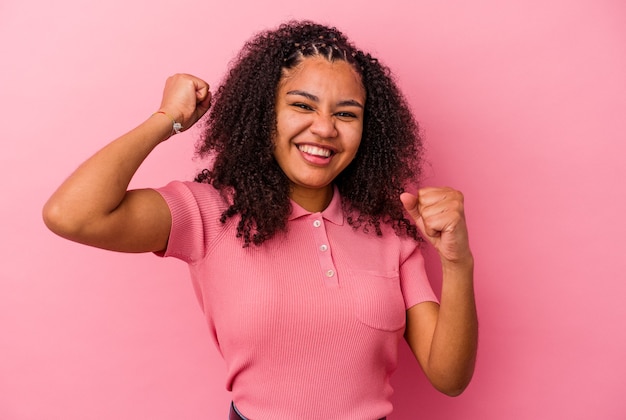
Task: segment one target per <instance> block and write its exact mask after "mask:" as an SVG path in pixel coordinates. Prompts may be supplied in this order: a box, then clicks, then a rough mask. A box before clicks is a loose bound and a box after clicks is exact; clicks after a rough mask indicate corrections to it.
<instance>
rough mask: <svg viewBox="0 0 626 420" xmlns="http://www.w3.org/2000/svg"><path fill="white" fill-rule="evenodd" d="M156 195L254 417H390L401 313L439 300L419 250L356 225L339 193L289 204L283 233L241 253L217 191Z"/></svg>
mask: <svg viewBox="0 0 626 420" xmlns="http://www.w3.org/2000/svg"><path fill="white" fill-rule="evenodd" d="M157 191H159V192H160V194H161V195H162V196H163V197H164V198H165V200H166V201H167V203H168V205H169V208H170V211H171V213H172V231H171V233H170V238H169V242H168V247H167V250H166V251H165V252H164V253H163V254H162V255H163V256H171V257H175V258H179V259H181V260H183V261H185V262H187V263H188V264H189V267H190V271H191V278H192V283H193V286H194V289H195V292H196V295H197V297H198V300H199V302H200V306H201V307H202V309H203V311H204V314H205V315H206V319H207V322H208V325H209V328H210V332H211V334H212V337H213V340H214V341H215V344H216V346H217V348H218V349H219V351H220V353H221V355H222V357H223V358H224V361H225V363H226V367H227V381H226V387H227V389H228V390H230V391H232V396H233V401H234V402H235V405H236V406H237V408H238V409H239V411H240V412H241V413H243V415H245V416H246V417H247V418H250V419H254V420H283V419H284V420H287V419H290V420H291V419H296V418H297V419H324V420H330V419H341V420H367V419H379V418H381V417H384V416H387V415H388V414H389V413H391V411H392V405H391V402H390V396H391V394H392V392H393V390H392V387H391V385H390V376H391V374H392V373H393V372H394V370H395V369H396V366H397V351H398V344H399V341H400V340H401V339H402V337H403V333H404V327H405V319H406V309H407V308H409V307H411V306H413V305H415V304H418V303H420V302H424V301H436V300H437V299H436V297H435V295H434V293H433V291H432V289H431V287H430V283H429V282H428V279H427V277H426V274H425V271H424V261H423V258H422V255H421V252H420V249H419V245H418V244H417V243H416V242H415V241H414V240H412V239H409V238H402V237H398V236H397V235H396V234H395V233H394V231H393V229H392V228H390V227H386V226H385V227H383V236H382V237H381V236H376V235H375V233H369V234H368V233H364V232H363V231H362V230H355V229H353V228H352V227H351V226H350V225H348V223H347V222H346V221H345V218H344V214H343V211H342V206H341V198H340V196H339V193H338V191H337V190H336V189H335V192H334V196H333V199H332V202H331V203H330V205H329V206H328V207H327V208H326V210H324V211H323V212H321V213H311V212H308V211H306V210H304V209H303V208H301V207H300V206H298V205H297V204H296V203H294V202H292V203H291V205H292V213H291V215H290V217H289V222H288V230H287V231H286V232H280V233H278V234H276V235H275V236H274V237H273V238H272V239H270V240H268V241H266V242H264V243H263V244H262V245H260V246H254V245H252V246H250V247H247V248H243V247H242V240H241V238H237V237H236V224H237V222H238V219H237V218H231V219H228V221H227V222H226V224H222V223H220V221H219V218H220V216H221V214H222V212H223V211H224V210H225V209H226V208H227V203H226V202H225V201H224V199H223V198H222V197H221V196H220V194H219V192H218V191H216V190H215V189H214V188H213V187H212V186H210V185H208V184H200V183H192V182H178V181H175V182H172V183H170V184H168V185H167V186H165V187H163V188H160V189H158V190H157Z"/></svg>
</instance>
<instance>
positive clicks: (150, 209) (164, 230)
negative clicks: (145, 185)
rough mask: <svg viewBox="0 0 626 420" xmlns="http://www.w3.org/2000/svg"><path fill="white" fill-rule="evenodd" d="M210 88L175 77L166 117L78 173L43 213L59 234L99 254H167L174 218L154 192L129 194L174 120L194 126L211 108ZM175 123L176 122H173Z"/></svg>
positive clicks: (122, 140)
mask: <svg viewBox="0 0 626 420" xmlns="http://www.w3.org/2000/svg"><path fill="white" fill-rule="evenodd" d="M210 99H211V94H210V92H209V86H208V85H207V84H206V83H205V82H204V81H202V80H200V79H198V78H195V77H193V76H190V75H175V76H172V77H170V78H169V79H168V80H167V82H166V85H165V89H164V92H163V100H162V102H161V107H160V109H159V110H160V111H162V112H165V114H161V113H157V114H155V115H153V116H151V117H150V118H148V119H147V120H146V121H144V122H143V123H141V124H140V125H139V126H138V127H136V128H135V129H133V130H131V131H130V132H128V133H126V134H124V135H123V136H121V137H119V138H118V139H116V140H114V141H113V142H111V143H109V144H108V145H107V146H105V147H104V148H102V149H101V150H100V151H98V152H97V153H96V154H95V155H93V156H92V157H91V158H89V159H88V160H87V161H85V162H84V163H83V164H82V165H81V166H79V167H78V169H76V171H74V173H72V174H71V175H70V176H69V177H68V178H67V179H66V180H65V181H64V182H63V184H61V186H60V187H59V188H58V189H57V191H56V192H55V193H54V194H53V195H52V196H51V197H50V199H49V200H48V202H47V203H46V204H45V206H44V208H43V218H44V222H45V223H46V225H47V226H48V228H49V229H50V230H52V231H53V232H54V233H56V234H58V235H60V236H62V237H64V238H67V239H70V240H72V241H76V242H80V243H83V244H86V245H91V246H96V247H99V248H105V249H111V250H116V251H124V252H148V251H160V250H163V249H165V247H166V245H167V240H168V237H169V231H170V227H171V215H170V212H169V209H168V207H167V205H166V203H165V201H164V200H163V199H162V197H161V196H160V195H159V194H158V193H157V192H156V191H154V190H150V189H143V190H131V191H127V189H128V185H129V183H130V181H131V179H132V177H133V175H134V174H135V172H136V171H137V169H138V168H139V166H140V165H141V163H142V162H143V161H144V159H145V158H146V157H147V156H148V155H149V154H150V152H152V150H154V148H155V147H156V146H157V145H158V144H159V143H161V142H162V141H164V140H166V139H168V138H169V137H170V136H171V134H172V120H171V118H174V119H175V120H176V121H177V122H180V123H181V124H182V125H183V129H187V128H189V127H190V126H192V125H193V124H194V123H195V122H196V121H197V120H198V119H199V118H200V117H201V116H202V115H203V114H204V113H205V112H206V111H207V110H208V107H209V103H210ZM170 117H171V118H170Z"/></svg>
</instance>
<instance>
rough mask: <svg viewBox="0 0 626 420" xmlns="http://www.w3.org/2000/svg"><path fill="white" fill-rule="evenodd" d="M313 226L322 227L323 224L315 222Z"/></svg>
mask: <svg viewBox="0 0 626 420" xmlns="http://www.w3.org/2000/svg"><path fill="white" fill-rule="evenodd" d="M313 226H315V227H320V226H322V222H320V221H319V220H316V221H314V222H313Z"/></svg>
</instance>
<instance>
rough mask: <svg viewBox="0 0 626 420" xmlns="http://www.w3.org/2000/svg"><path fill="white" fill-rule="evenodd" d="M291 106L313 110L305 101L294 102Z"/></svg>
mask: <svg viewBox="0 0 626 420" xmlns="http://www.w3.org/2000/svg"><path fill="white" fill-rule="evenodd" d="M291 106H293V107H295V108H300V109H303V110H305V111H313V108H311V107H310V106H309V105H307V104H305V103H303V102H294V103H292V104H291Z"/></svg>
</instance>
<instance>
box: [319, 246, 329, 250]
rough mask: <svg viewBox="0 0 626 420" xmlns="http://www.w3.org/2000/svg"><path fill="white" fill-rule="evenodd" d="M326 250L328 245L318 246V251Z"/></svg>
mask: <svg viewBox="0 0 626 420" xmlns="http://www.w3.org/2000/svg"><path fill="white" fill-rule="evenodd" d="M327 250H328V245H321V246H320V251H327Z"/></svg>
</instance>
